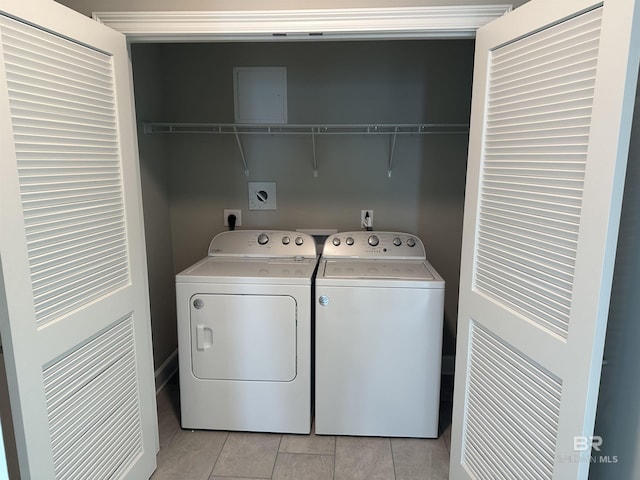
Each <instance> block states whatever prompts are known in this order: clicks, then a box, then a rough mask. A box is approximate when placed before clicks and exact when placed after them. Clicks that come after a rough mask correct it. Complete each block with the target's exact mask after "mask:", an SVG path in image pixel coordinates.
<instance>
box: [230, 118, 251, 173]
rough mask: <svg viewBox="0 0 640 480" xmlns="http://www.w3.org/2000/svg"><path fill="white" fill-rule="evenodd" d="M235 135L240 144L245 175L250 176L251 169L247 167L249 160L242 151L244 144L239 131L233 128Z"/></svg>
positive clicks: (239, 148)
mask: <svg viewBox="0 0 640 480" xmlns="http://www.w3.org/2000/svg"><path fill="white" fill-rule="evenodd" d="M233 134H234V135H235V137H236V142H237V144H238V150H240V157H241V158H242V166H243V168H244V174H245V175H246V176H247V177H248V176H249V167H247V159H246V158H245V156H244V150H243V149H242V142H241V141H240V135H238V129H237V128H236V127H233Z"/></svg>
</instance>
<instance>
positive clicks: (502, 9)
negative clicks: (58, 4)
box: [92, 4, 513, 42]
mask: <svg viewBox="0 0 640 480" xmlns="http://www.w3.org/2000/svg"><path fill="white" fill-rule="evenodd" d="M512 8H513V7H512V5H511V4H498V5H450V6H427V7H400V8H398V7H395V8H387V7H385V8H337V9H310V10H251V11H249V10H247V11H184V10H183V11H128V12H123V11H103V12H93V15H92V16H93V18H94V19H95V20H97V21H99V22H100V23H103V24H104V25H107V26H108V27H111V28H113V29H114V30H117V31H119V32H121V33H124V34H125V35H126V36H127V39H128V40H129V41H130V42H187V41H209V42H211V41H225V42H227V41H253V42H264V41H292V40H293V41H301V40H307V41H322V40H325V41H326V40H386V39H433V38H441V39H459V38H474V37H475V32H476V30H477V29H478V28H480V27H481V26H483V25H485V24H487V23H489V22H490V21H492V20H494V19H496V18H499V17H501V16H503V15H504V14H506V13H508V12H510V11H511V10H512Z"/></svg>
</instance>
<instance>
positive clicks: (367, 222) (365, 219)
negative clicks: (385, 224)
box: [360, 210, 373, 228]
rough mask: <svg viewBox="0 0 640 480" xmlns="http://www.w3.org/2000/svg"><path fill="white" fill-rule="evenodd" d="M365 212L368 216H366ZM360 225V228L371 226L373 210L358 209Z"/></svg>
mask: <svg viewBox="0 0 640 480" xmlns="http://www.w3.org/2000/svg"><path fill="white" fill-rule="evenodd" d="M367 213H368V214H369V216H367ZM360 226H361V227H362V228H373V210H360Z"/></svg>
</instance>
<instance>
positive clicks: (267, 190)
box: [249, 182, 276, 210]
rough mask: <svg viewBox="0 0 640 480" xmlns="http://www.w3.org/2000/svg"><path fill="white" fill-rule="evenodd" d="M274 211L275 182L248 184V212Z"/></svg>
mask: <svg viewBox="0 0 640 480" xmlns="http://www.w3.org/2000/svg"><path fill="white" fill-rule="evenodd" d="M275 209H276V182H249V210H275Z"/></svg>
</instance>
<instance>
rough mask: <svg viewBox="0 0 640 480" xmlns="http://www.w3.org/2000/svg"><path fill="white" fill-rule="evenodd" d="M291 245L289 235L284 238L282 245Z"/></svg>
mask: <svg viewBox="0 0 640 480" xmlns="http://www.w3.org/2000/svg"><path fill="white" fill-rule="evenodd" d="M290 243H291V239H290V238H289V236H288V235H285V236H284V237H282V244H283V245H289V244H290Z"/></svg>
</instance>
